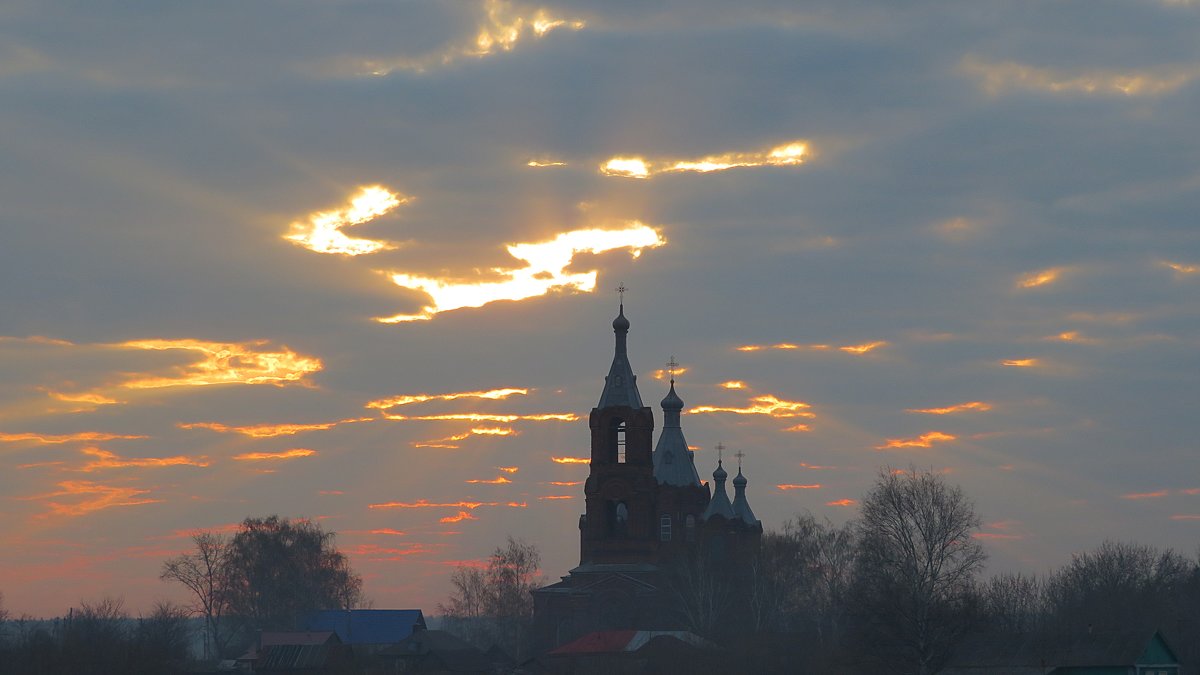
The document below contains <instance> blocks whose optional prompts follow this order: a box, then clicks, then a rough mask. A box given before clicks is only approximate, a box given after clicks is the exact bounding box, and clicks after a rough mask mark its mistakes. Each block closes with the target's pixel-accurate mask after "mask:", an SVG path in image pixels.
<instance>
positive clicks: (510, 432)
mask: <svg viewBox="0 0 1200 675" xmlns="http://www.w3.org/2000/svg"><path fill="white" fill-rule="evenodd" d="M516 435H517V430H516V429H510V428H508V427H476V428H474V429H471V430H470V431H464V432H463V433H461V434H455V435H453V436H447V437H446V438H437V439H434V440H431V441H415V442H414V443H413V444H412V446H413V447H414V448H447V449H451V450H453V449H456V448H458V446H457V445H454V443H456V442H458V441H462V440H466V439H467V438H470V437H471V436H516Z"/></svg>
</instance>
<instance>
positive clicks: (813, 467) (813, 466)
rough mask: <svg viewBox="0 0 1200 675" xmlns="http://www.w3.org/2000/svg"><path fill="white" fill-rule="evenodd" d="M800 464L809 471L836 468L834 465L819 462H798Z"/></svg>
mask: <svg viewBox="0 0 1200 675" xmlns="http://www.w3.org/2000/svg"><path fill="white" fill-rule="evenodd" d="M800 466H801V467H803V468H805V469H808V470H810V471H825V470H828V469H836V468H837V467H836V466H821V465H819V464H809V463H807V462H800Z"/></svg>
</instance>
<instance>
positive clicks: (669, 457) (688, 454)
mask: <svg viewBox="0 0 1200 675" xmlns="http://www.w3.org/2000/svg"><path fill="white" fill-rule="evenodd" d="M662 408H663V430H662V434H660V435H659V437H658V445H656V446H654V478H655V479H656V480H657V481H658V482H659V483H661V484H663V485H684V486H686V485H694V486H696V487H700V474H698V473H696V460H695V456H694V455H693V454H692V451H691V450H689V449H688V445H687V440H685V439H684V437H683V429H682V428H681V427H680V424H679V412H680V411H681V410H682V409H683V400H682V399H680V398H679V395H678V394H676V393H675V380H674V379H672V380H671V391H670V392H668V393H667V396H666V398H664V399H663V401H662Z"/></svg>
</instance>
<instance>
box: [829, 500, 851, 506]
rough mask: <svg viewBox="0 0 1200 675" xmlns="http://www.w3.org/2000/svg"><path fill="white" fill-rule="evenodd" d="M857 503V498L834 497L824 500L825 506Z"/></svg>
mask: <svg viewBox="0 0 1200 675" xmlns="http://www.w3.org/2000/svg"><path fill="white" fill-rule="evenodd" d="M857 503H858V500H857V499H835V500H833V501H831V502H825V506H854V505H855V504H857Z"/></svg>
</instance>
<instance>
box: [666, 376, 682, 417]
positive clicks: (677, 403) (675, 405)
mask: <svg viewBox="0 0 1200 675" xmlns="http://www.w3.org/2000/svg"><path fill="white" fill-rule="evenodd" d="M662 409H663V410H683V399H681V398H679V394H676V393H675V382H674V381H672V382H671V391H668V392H667V396H666V398H664V399H663V400H662Z"/></svg>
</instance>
